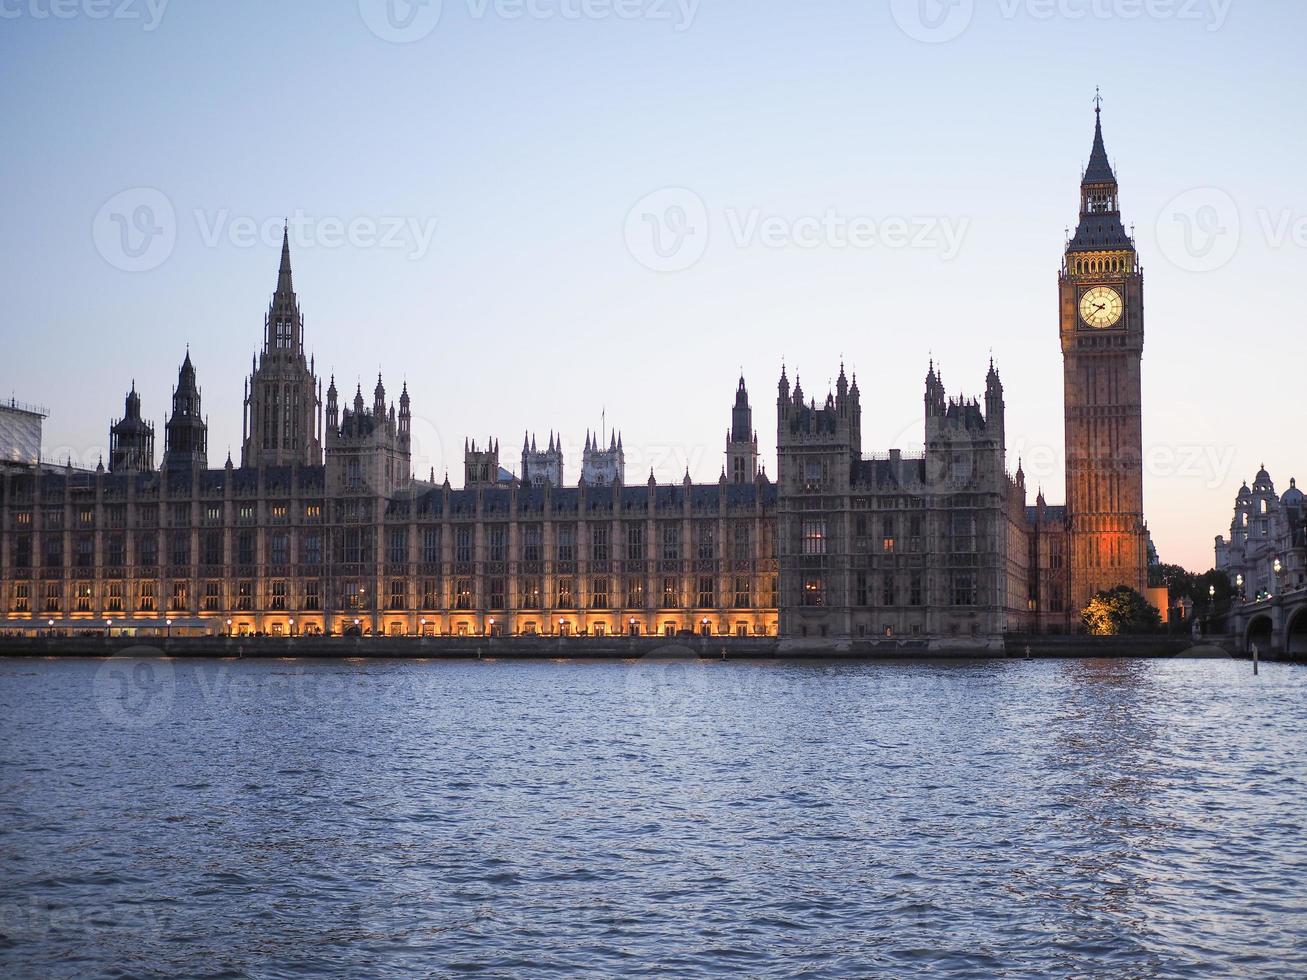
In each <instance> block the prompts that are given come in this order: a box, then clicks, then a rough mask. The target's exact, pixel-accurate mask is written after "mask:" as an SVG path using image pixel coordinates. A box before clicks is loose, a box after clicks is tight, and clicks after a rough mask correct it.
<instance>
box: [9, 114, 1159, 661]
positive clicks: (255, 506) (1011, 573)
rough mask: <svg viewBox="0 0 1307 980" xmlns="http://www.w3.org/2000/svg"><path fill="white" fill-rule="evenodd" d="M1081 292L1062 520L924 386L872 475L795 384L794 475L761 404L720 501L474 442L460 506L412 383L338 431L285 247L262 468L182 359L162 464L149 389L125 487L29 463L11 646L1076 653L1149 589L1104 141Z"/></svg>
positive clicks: (1133, 386) (1130, 363)
mask: <svg viewBox="0 0 1307 980" xmlns="http://www.w3.org/2000/svg"><path fill="white" fill-rule="evenodd" d="M1080 201H1081V204H1080V222H1079V225H1078V227H1077V230H1076V233H1075V235H1074V237H1073V238H1072V239H1071V241H1070V242H1069V243H1068V246H1067V250H1066V255H1065V257H1064V262H1063V268H1062V272H1061V275H1060V280H1059V282H1060V291H1061V295H1060V337H1061V345H1062V351H1063V363H1064V370H1065V418H1066V437H1067V486H1068V503H1067V505H1066V506H1065V507H1059V506H1050V505H1048V503H1047V502H1046V501H1045V500H1044V497H1043V494H1042V493H1040V494H1039V495H1038V497H1037V500H1036V502H1035V504H1034V505H1033V506H1028V505H1027V494H1026V486H1025V479H1024V475H1023V474H1022V472H1021V468H1020V466H1018V468H1017V471H1016V473H1015V475H1009V474H1008V472H1007V469H1006V434H1005V410H1004V400H1003V398H1004V396H1003V386H1002V382H1001V381H1000V379H999V374H998V371H997V370H996V369H995V368H994V366H993V364H992V363H991V365H990V371H989V374H988V376H987V377H986V379H985V387H984V395H983V400H982V399H980V398H975V399H966V398H956V399H950V398H948V397H947V396H946V394H945V389H944V385H943V381H942V378H941V377H940V374H939V372H937V371H936V369H935V365H934V364H933V363H932V364H931V366H930V371H929V373H928V374H927V376H926V383H925V388H926V391H925V413H924V436H925V438H924V451H923V452H922V453H921V454H920V455H915V456H909V455H905V454H903V453H900V452H898V451H891V452H890V453H888V454H885V455H881V456H874V457H870V458H868V457H866V456H864V455H863V452H862V433H861V427H862V406H861V393H860V391H859V389H858V385H857V380H856V378H854V379H853V381H852V383H850V382H849V380H848V379H846V377H845V375H844V371H843V369H842V368H841V371H840V376H839V381H838V382H837V384H836V387H835V390H834V391H832V392H830V393H828V395H827V396H826V398H825V400H824V401H823V402H820V403H819V402H817V401H816V400H805V398H804V395H803V391H802V387H801V386H800V384H799V383H798V380H797V378H796V382H795V385H794V388H793V390H792V391H791V390H790V387H789V381H788V378H787V376H786V374H785V372H784V371H782V376H781V379H780V385H779V394H778V398H777V403H776V410H777V462H778V469H777V480H776V482H775V483H772V482H771V481H769V480H768V479H767V477H766V475H765V473H763V472H762V470H761V468H760V466H759V454H758V438H757V434H756V432H755V430H754V428H753V417H752V409H751V407H750V405H749V398H748V391H747V389H746V387H745V384H744V380H743V379H740V382H739V385H738V387H737V389H736V392H735V402H734V405H733V407H732V409H731V424H730V427H729V429H728V431H727V437H726V454H725V466H724V467H723V470H722V475H721V478H720V480H719V481H718V482H717V483H715V484H707V485H696V484H692V483H691V482H690V480H689V477H688V475H687V477H686V479H685V480H684V481H683V482H682V483H680V484H676V485H670V486H667V485H664V486H659V485H657V484H656V483H655V482H654V481H653V478H652V476H651V477H650V480H649V482H648V483H647V484H643V485H642V484H635V485H628V483H627V481H626V474H625V456H624V452H623V446H622V440H621V437H620V436H619V435H617V434H613V435H612V436H608V437H607V440H606V441H607V443H608V444H607V446H605V445H604V441H605V440H604V437H603V436H599V437H591V436H589V435H587V439H586V451H585V457H584V459H583V460H582V467H581V478H580V481H579V485H576V486H566V485H565V484H564V481H563V463H562V443H561V439H555V437H554V436H553V434H552V433H551V434H550V437H549V440H548V443H547V448H546V449H544V450H539V449H537V447H536V443H535V440H534V439H533V438H531V437H530V436H528V437H527V438H526V439H524V444H523V451H522V468H521V475H520V477H515V476H513V475H512V474H510V473H508V472H506V471H505V470H503V469H501V468H500V466H499V443H498V440H496V439H493V438H492V439H491V440H490V441H489V442H488V443H487V444H486V445H485V446H484V447H482V448H478V447H477V446H476V445H475V444H471V443H469V444H468V445H467V447H466V452H465V459H464V470H463V473H464V477H465V480H464V487H463V488H462V489H454V488H453V487H451V486H450V485H449V481H448V478H446V480H445V482H444V483H443V484H439V485H438V484H436V482H435V474H434V473H432V474H431V479H429V480H427V481H419V480H415V479H414V478H413V475H412V453H411V448H412V447H411V433H410V424H411V418H412V408H411V404H410V400H409V395H408V391H407V388H405V389H404V390H403V391H402V392H401V394H400V397H399V401H398V406H396V405H395V404H394V403H392V402H389V401H388V400H387V393H386V389H385V385H384V383H383V381H382V379H381V378H380V377H378V379H377V386H376V389H375V390H374V392H373V398H372V404H371V405H370V406H369V405H367V404H366V403H365V401H364V396H363V391H362V386H361V385H360V386H359V387H358V388H357V389H356V391H355V393H354V397H353V401H352V404H349V405H346V406H342V405H341V404H340V398H339V392H338V391H337V389H336V385H335V380H334V379H332V380H331V383H330V387H329V388H328V390H327V392H326V401H325V412H324V411H323V410H322V404H323V402H322V399H321V398H320V396H319V392H320V383H319V381H318V379H317V377H316V375H315V373H314V367H313V359H312V358H311V357H309V356H307V355H306V351H305V346H304V318H303V316H302V314H301V312H300V306H299V301H298V298H297V297H296V294H295V291H294V287H293V283H292V276H291V265H290V247H289V240H288V236H287V238H284V239H283V243H282V254H281V264H280V267H279V269H278V277H277V287H276V290H275V292H274V294H273V297H272V301H271V303H270V305H269V309H268V312H267V315H266V317H265V319H264V338H263V350H262V351H261V352H260V354H258V355H257V356H256V358H255V362H254V369H253V373H252V375H251V377H250V378H249V379H248V380H247V382H246V388H245V419H244V443H243V445H242V451H241V465H240V466H239V467H236V466H235V465H233V463H232V460H231V459H230V457H229V458H228V459H227V462H226V465H225V466H224V467H222V468H218V469H212V468H210V467H209V463H208V455H207V450H208V446H207V443H208V427H207V423H206V422H205V419H204V416H203V413H202V410H201V396H200V388H199V385H198V383H197V380H196V379H197V372H196V369H195V366H194V364H193V363H192V361H191V357H190V353H189V351H188V352H187V355H186V358H185V361H184V362H183V364H182V367H181V370H180V372H179V376H178V384H177V387H176V388H175V389H174V393H173V404H172V409H173V411H172V416H171V418H170V419H169V421H168V423H167V425H166V427H165V446H164V452H163V463H162V466H161V467H160V469H159V470H157V471H156V469H155V466H154V451H153V450H154V446H153V440H154V433H153V430H152V429H151V428H150V427H149V426H148V424H146V423H144V422H142V421H141V411H140V409H141V405H140V396H139V395H138V394H137V393H136V391H135V386H134V385H133V389H132V392H131V393H130V394H129V395H128V397H127V401H126V412H125V415H124V418H123V420H122V421H119V422H116V423H115V424H114V426H113V431H112V452H111V454H110V467H109V470H108V472H105V471H104V470H103V468H102V467H101V468H99V469H97V471H95V472H89V471H75V470H73V469H72V468H71V467H62V468H51V467H49V466H45V465H41V464H39V463H37V464H36V465H21V464H8V465H6V466H5V467H4V473H3V479H0V580H2V581H3V586H4V588H3V593H2V594H0V614H2V615H3V619H2V620H0V626H4V627H7V628H17V629H21V630H26V631H33V630H39V629H41V628H45V627H47V626H48V625H49V624H50V623H51V622H54V623H55V624H56V626H58V627H63V628H103V626H104V625H105V624H106V622H107V621H113V624H114V628H116V629H141V630H154V629H162V628H165V627H166V626H167V624H168V623H169V622H171V628H173V629H176V630H183V631H199V632H232V633H256V632H262V633H271V634H278V633H282V634H286V633H318V632H323V633H352V632H355V631H357V632H360V633H373V634H409V635H412V634H446V635H462V634H467V635H484V634H498V633H503V634H531V633H536V634H554V635H557V634H559V633H568V634H574V633H586V634H590V635H594V634H600V633H602V634H605V635H612V634H630V633H639V634H658V635H668V634H671V635H675V634H679V633H682V632H687V631H689V632H693V633H696V634H702V633H708V634H711V635H714V636H738V635H748V636H765V635H777V634H779V635H782V636H786V637H791V638H795V639H802V638H804V637H808V638H814V639H815V638H822V637H824V638H827V639H854V640H856V639H858V638H877V639H883V638H886V637H891V638H892V637H905V638H906V637H914V636H917V637H931V638H945V639H947V638H951V637H956V638H967V637H978V638H989V639H992V638H994V637H998V636H1001V635H1003V634H1004V633H1010V632H1014V631H1023V630H1040V631H1065V630H1069V629H1073V628H1075V627H1076V625H1077V620H1078V616H1077V612H1078V610H1079V609H1080V608H1082V607H1083V605H1084V603H1085V602H1086V601H1087V600H1088V598H1089V596H1090V595H1091V594H1092V593H1093V591H1095V590H1097V589H1099V588H1108V587H1111V586H1114V585H1118V584H1126V585H1130V586H1133V587H1135V588H1137V589H1139V590H1140V591H1143V588H1144V586H1145V584H1146V560H1147V559H1146V540H1147V534H1146V527H1145V525H1144V522H1143V495H1142V469H1141V457H1142V452H1141V427H1140V416H1141V412H1140V405H1141V377H1140V361H1141V356H1142V347H1143V274H1142V270H1141V268H1140V266H1139V263H1138V259H1137V256H1136V254H1135V250H1134V244H1133V242H1132V241H1131V239H1130V238H1129V236H1127V235H1126V233H1125V231H1124V228H1123V225H1122V222H1121V214H1120V209H1119V204H1118V189H1117V184H1116V179H1115V176H1114V174H1113V172H1112V170H1111V167H1110V165H1109V163H1108V160H1107V155H1106V150H1105V149H1104V144H1103V135H1102V126H1101V119H1100V121H1099V122H1098V124H1097V125H1096V126H1095V133H1094V143H1093V149H1092V153H1091V157H1090V162H1089V165H1088V167H1087V169H1086V171H1085V173H1084V175H1083V180H1082V184H1081V193H1080Z"/></svg>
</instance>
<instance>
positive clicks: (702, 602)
mask: <svg viewBox="0 0 1307 980" xmlns="http://www.w3.org/2000/svg"><path fill="white" fill-rule="evenodd" d="M715 605H717V590H716V587H715V583H714V582H713V577H712V576H711V575H703V576H700V578H699V608H700V609H711V608H712V607H713V606H715Z"/></svg>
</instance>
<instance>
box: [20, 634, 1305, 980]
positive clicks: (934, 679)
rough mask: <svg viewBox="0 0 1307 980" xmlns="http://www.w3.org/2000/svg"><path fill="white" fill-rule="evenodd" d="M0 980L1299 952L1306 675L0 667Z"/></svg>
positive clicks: (1192, 971)
mask: <svg viewBox="0 0 1307 980" xmlns="http://www.w3.org/2000/svg"><path fill="white" fill-rule="evenodd" d="M0 736H2V739H0V753H2V755H0V759H2V762H3V769H2V770H0V780H2V782H0V973H3V974H4V975H6V976H83V975H92V974H95V975H100V974H109V975H134V976H141V975H146V976H149V975H157V976H165V975H175V974H187V975H195V976H208V977H240V976H251V977H293V976H322V975H327V976H337V977H361V976H372V975H420V976H451V975H464V974H471V975H483V976H557V977H574V976H582V975H591V976H652V975H655V974H660V975H662V974H671V975H683V976H726V975H732V976H734V975H747V976H761V977H788V976H807V977H837V976H853V975H860V976H866V975H884V976H909V975H914V974H917V973H921V972H927V971H933V972H934V973H935V974H936V975H941V976H954V977H990V976H994V975H996V974H1001V975H1004V976H1010V977H1037V976H1047V975H1052V974H1056V975H1066V974H1073V975H1076V976H1081V977H1122V976H1125V977H1151V976H1179V977H1226V976H1265V977H1284V976H1293V975H1304V974H1307V834H1305V833H1304V817H1305V815H1307V670H1304V668H1303V667H1301V666H1292V665H1281V664H1263V665H1262V667H1261V673H1260V676H1257V677H1254V676H1253V674H1252V665H1251V664H1249V663H1247V662H1236V661H1233V660H1229V659H1222V658H1214V659H1192V660H1186V659H1169V660H1136V661H1124V660H1120V661H1108V660H1067V661H991V662H957V663H921V662H917V663H840V664H798V663H795V664H787V663H775V662H768V663H741V662H730V663H713V662H708V663H702V664H700V663H698V662H695V661H692V660H689V659H686V660H683V661H682V660H677V659H671V660H669V661H663V660H659V661H641V662H633V663H622V662H598V663H550V662H536V663H522V662H497V663H496V662H481V663H476V662H471V663H468V662H433V663H426V662H376V663H373V662H354V661H351V662H343V663H340V662H337V663H326V662H291V661H219V660H215V661H195V662H191V661H182V660H171V661H169V660H148V659H145V660H133V659H131V658H114V659H112V660H90V659H87V660H42V659H31V660H20V659H7V660H0Z"/></svg>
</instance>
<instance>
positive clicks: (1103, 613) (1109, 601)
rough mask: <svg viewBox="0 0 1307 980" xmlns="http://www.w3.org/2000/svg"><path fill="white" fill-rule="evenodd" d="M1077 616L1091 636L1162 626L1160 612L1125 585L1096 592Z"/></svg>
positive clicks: (1116, 634)
mask: <svg viewBox="0 0 1307 980" xmlns="http://www.w3.org/2000/svg"><path fill="white" fill-rule="evenodd" d="M1080 618H1081V619H1082V620H1083V621H1084V624H1085V628H1086V629H1087V630H1089V633H1090V635H1092V636H1121V635H1124V634H1127V633H1152V632H1154V631H1156V630H1157V629H1159V628H1160V627H1161V625H1162V617H1161V614H1160V613H1158V611H1157V610H1156V609H1154V608H1153V607H1152V606H1151V605H1149V603H1148V600H1147V599H1145V598H1144V597H1143V596H1141V595H1140V594H1139V593H1138V592H1136V591H1135V590H1134V589H1132V588H1130V587H1129V586H1127V585H1118V586H1117V587H1116V588H1114V589H1108V590H1106V591H1105V592H1096V593H1095V594H1094V597H1093V598H1092V599H1090V600H1089V605H1087V606H1085V609H1084V612H1083V613H1081V615H1080Z"/></svg>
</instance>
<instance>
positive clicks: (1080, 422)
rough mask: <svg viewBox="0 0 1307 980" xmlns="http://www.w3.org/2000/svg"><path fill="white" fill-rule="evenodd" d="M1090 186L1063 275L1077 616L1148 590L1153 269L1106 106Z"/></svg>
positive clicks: (1086, 184)
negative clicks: (1119, 591)
mask: <svg viewBox="0 0 1307 980" xmlns="http://www.w3.org/2000/svg"><path fill="white" fill-rule="evenodd" d="M1095 115H1096V117H1097V118H1096V122H1095V126H1094V145H1093V149H1092V151H1091V153H1090V157H1089V165H1088V166H1087V167H1086V169H1085V173H1084V177H1083V179H1082V180H1081V184H1080V221H1079V224H1078V225H1077V227H1076V232H1075V234H1074V235H1073V236H1072V238H1071V240H1070V241H1069V242H1068V243H1067V247H1066V255H1065V258H1064V260H1063V264H1062V271H1061V274H1060V275H1059V277H1058V286H1059V293H1060V300H1061V302H1060V319H1061V338H1062V357H1063V383H1064V412H1065V421H1066V486H1067V510H1068V518H1069V521H1070V529H1071V603H1072V607H1071V612H1072V614H1073V616H1076V615H1077V614H1078V613H1079V611H1080V610H1081V609H1083V608H1084V607H1085V605H1086V604H1087V603H1088V602H1089V599H1090V598H1091V597H1092V596H1093V594H1094V593H1095V592H1097V591H1099V590H1102V589H1111V588H1114V587H1116V586H1118V585H1127V586H1129V587H1130V588H1132V589H1135V590H1137V591H1138V592H1140V593H1141V594H1142V593H1145V592H1146V589H1147V585H1148V545H1147V532H1146V529H1145V527H1144V491H1143V430H1142V421H1141V406H1142V388H1141V380H1140V364H1141V361H1142V358H1143V350H1144V275H1143V269H1142V268H1141V267H1140V265H1139V258H1138V255H1137V254H1136V252H1135V245H1134V240H1133V239H1132V238H1131V237H1130V236H1129V235H1128V234H1127V233H1126V230H1125V227H1124V225H1123V224H1122V222H1121V207H1120V197H1119V188H1118V186H1117V181H1116V175H1115V174H1114V173H1113V171H1112V167H1111V164H1110V163H1109V162H1108V159H1107V150H1106V149H1105V148H1104V145H1103V124H1102V106H1101V102H1100V104H1099V106H1098V108H1097V109H1096V110H1095Z"/></svg>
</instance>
